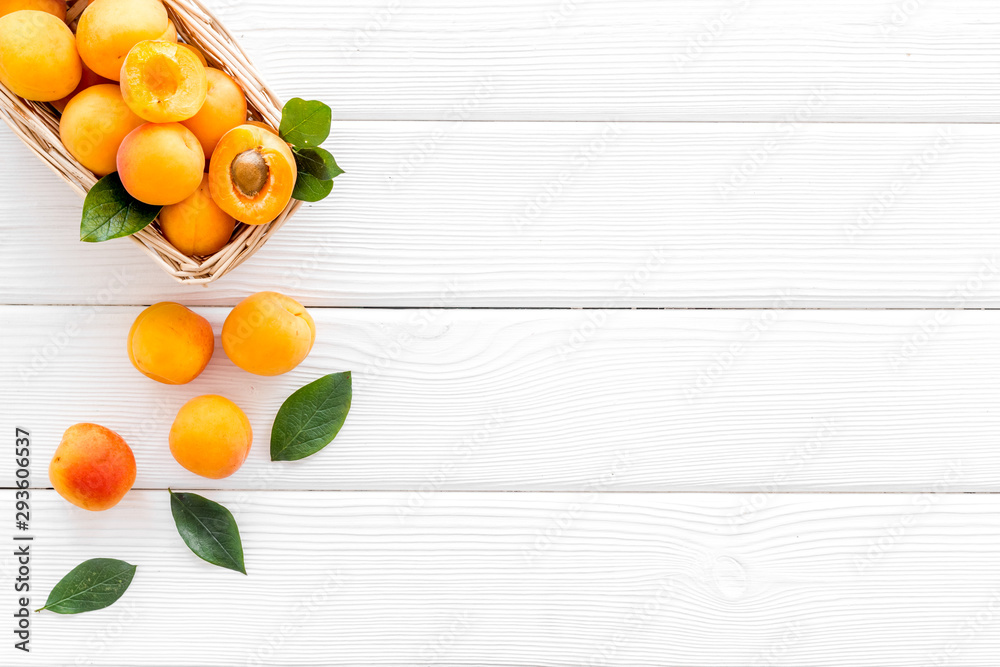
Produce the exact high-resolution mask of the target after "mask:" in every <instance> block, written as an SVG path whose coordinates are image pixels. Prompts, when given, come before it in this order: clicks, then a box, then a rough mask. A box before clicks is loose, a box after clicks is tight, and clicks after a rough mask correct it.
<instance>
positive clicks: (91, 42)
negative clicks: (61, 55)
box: [76, 0, 169, 81]
mask: <svg viewBox="0 0 1000 667" xmlns="http://www.w3.org/2000/svg"><path fill="white" fill-rule="evenodd" d="M168 24H169V18H168V17H167V10H166V9H165V8H164V7H163V3H161V2H160V0H95V2H93V3H92V4H91V5H90V6H88V7H87V8H86V9H85V10H83V14H81V15H80V23H79V24H78V25H77V28H76V39H77V47H78V48H79V49H80V57H81V58H83V61H84V62H85V63H87V66H88V67H89V68H90V69H92V70H94V71H95V72H97V73H98V74H100V75H101V76H103V77H107V78H109V79H112V80H114V81H118V80H119V77H120V76H121V69H122V63H123V62H125V56H127V55H128V52H129V51H131V50H132V47H133V46H135V45H136V44H138V43H139V42H141V41H143V40H147V39H159V38H160V37H161V36H162V35H163V34H164V33H166V32H167V30H168V29H169V28H168Z"/></svg>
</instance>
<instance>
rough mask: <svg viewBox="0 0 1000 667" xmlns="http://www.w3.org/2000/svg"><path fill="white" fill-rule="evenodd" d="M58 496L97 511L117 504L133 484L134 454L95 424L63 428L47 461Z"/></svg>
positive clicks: (118, 439) (50, 478)
mask: <svg viewBox="0 0 1000 667" xmlns="http://www.w3.org/2000/svg"><path fill="white" fill-rule="evenodd" d="M49 481H50V482H52V486H53V487H54V488H55V490H56V491H57V492H58V493H59V495H60V496H62V497H63V498H65V499H66V500H68V501H69V502H71V503H73V504H74V505H76V506H77V507H82V508H83V509H85V510H91V511H94V512H99V511H102V510H106V509H110V508H112V507H114V506H115V505H117V504H118V501H120V500H121V499H122V498H123V497H124V496H125V494H126V493H128V490H129V489H131V488H132V485H133V484H135V456H134V455H133V454H132V450H131V449H130V448H129V446H128V444H126V443H125V441H124V440H123V439H122V437H121V436H120V435H118V434H117V433H115V432H114V431H112V430H111V429H108V428H104V427H103V426H99V425H97V424H76V425H74V426H70V427H69V428H68V429H66V432H65V433H64V434H63V437H62V442H60V443H59V447H58V448H57V449H56V453H55V454H54V455H53V457H52V462H51V463H50V464H49Z"/></svg>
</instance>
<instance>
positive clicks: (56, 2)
mask: <svg viewBox="0 0 1000 667" xmlns="http://www.w3.org/2000/svg"><path fill="white" fill-rule="evenodd" d="M22 9H33V10H35V11H38V12H45V13H47V14H52V16H55V17H56V18H58V19H59V20H60V21H65V20H66V0H0V17H4V16H7V14H13V13H14V12H19V11H21V10H22Z"/></svg>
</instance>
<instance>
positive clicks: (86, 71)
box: [52, 63, 117, 113]
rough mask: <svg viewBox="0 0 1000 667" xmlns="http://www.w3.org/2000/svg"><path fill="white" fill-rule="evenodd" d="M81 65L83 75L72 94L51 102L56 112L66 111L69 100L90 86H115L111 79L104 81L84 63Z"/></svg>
mask: <svg viewBox="0 0 1000 667" xmlns="http://www.w3.org/2000/svg"><path fill="white" fill-rule="evenodd" d="M81 64H82V68H83V73H82V74H81V76H80V83H78V84H76V88H74V89H73V92H71V93H70V94H69V95H67V96H66V97H62V98H59V99H58V100H55V101H54V102H52V106H54V107H55V108H56V111H58V112H59V113H62V112H63V111H65V110H66V105H67V104H69V101H70V100H71V99H73V98H74V97H76V96H77V95H78V94H80V93H81V92H83V91H84V90H86V89H87V88H90V87H91V86H97V85H99V84H102V83H114V84H115V85H117V82H115V81H112V80H111V79H105V78H104V77H103V76H101V75H100V74H97V73H96V72H94V70H92V69H90V68H89V67H87V64H86V63H81Z"/></svg>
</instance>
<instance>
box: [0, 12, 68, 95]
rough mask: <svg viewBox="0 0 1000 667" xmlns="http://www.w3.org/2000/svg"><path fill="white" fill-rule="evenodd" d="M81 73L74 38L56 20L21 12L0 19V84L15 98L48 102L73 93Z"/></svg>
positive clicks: (47, 15)
mask: <svg viewBox="0 0 1000 667" xmlns="http://www.w3.org/2000/svg"><path fill="white" fill-rule="evenodd" d="M82 74H83V67H82V65H81V63H80V56H78V55H77V53H76V39H75V38H74V37H73V32H72V31H71V30H70V29H69V27H67V25H66V24H65V23H63V22H62V21H61V20H60V19H59V18H58V17H55V16H53V15H52V14H49V13H47V12H39V11H35V10H29V9H23V10H21V11H17V12H14V13H12V14H7V15H6V16H4V17H3V18H0V83H3V85H5V86H7V87H8V88H9V89H10V90H11V92H13V93H14V94H15V95H18V96H20V97H23V98H24V99H26V100H33V101H35V102H52V101H53V100H58V99H59V98H61V97H65V96H67V95H69V94H70V93H71V92H73V89H74V88H76V85H77V84H78V83H80V77H81V76H82Z"/></svg>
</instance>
